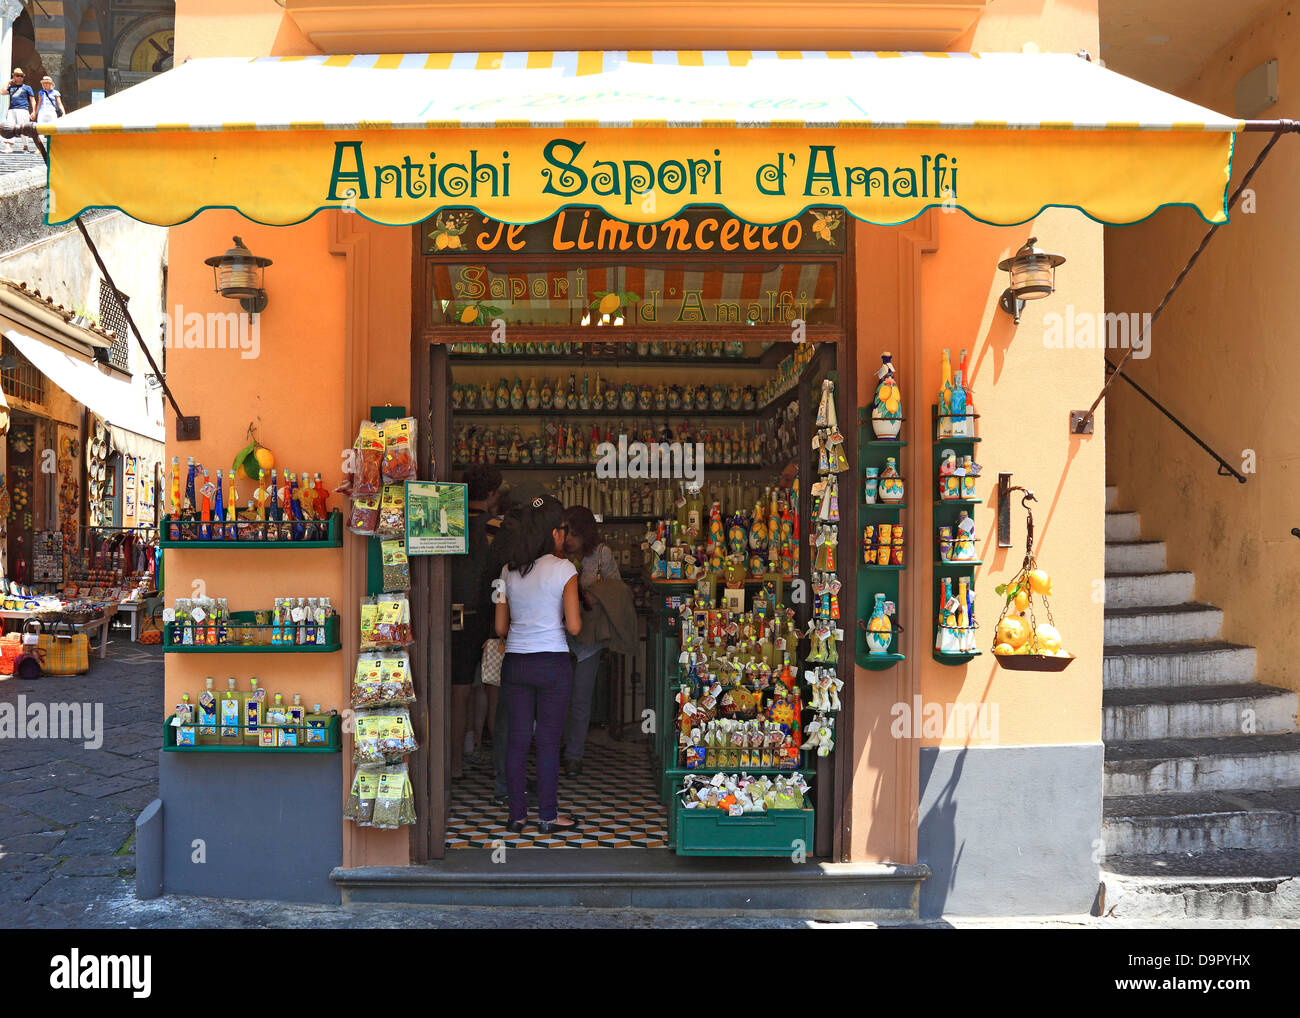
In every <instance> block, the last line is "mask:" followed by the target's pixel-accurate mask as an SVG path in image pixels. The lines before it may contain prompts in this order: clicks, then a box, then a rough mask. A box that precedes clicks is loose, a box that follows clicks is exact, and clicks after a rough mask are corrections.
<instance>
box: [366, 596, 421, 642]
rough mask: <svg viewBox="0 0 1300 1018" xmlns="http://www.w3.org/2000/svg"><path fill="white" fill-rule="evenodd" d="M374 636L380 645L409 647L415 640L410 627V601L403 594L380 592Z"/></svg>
mask: <svg viewBox="0 0 1300 1018" xmlns="http://www.w3.org/2000/svg"><path fill="white" fill-rule="evenodd" d="M377 610H378V621H377V623H376V625H375V633H374V638H375V641H376V645H377V646H380V647H409V646H410V645H411V644H413V643H414V642H415V632H414V630H412V629H411V602H410V601H408V600H407V599H406V595H405V594H381V595H380V596H379V602H378V606H377Z"/></svg>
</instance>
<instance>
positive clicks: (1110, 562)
mask: <svg viewBox="0 0 1300 1018" xmlns="http://www.w3.org/2000/svg"><path fill="white" fill-rule="evenodd" d="M1164 568H1165V542H1164V541H1107V542H1106V576H1107V577H1110V576H1119V575H1122V574H1125V573H1159V572H1163V571H1164Z"/></svg>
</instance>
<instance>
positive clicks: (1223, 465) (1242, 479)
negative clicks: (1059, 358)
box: [1106, 358, 1300, 536]
mask: <svg viewBox="0 0 1300 1018" xmlns="http://www.w3.org/2000/svg"><path fill="white" fill-rule="evenodd" d="M1106 373H1107V374H1108V375H1115V374H1118V375H1119V377H1120V378H1122V379H1124V381H1126V382H1128V384H1129V385H1131V386H1133V388H1135V389H1136V390H1137V391H1138V393H1139V395H1141V396H1142V398H1143V399H1145V400H1146V401H1147V402H1148V403H1150V404H1151V405H1152V406H1153V407H1155V408H1156V409H1157V410H1159V411H1160V412H1161V413H1162V414H1164V415H1165V416H1166V417H1168V418H1169V419H1170V420H1171V421H1173V422H1174V423H1175V424H1176V425H1178V427H1179V429H1180V430H1181V431H1182V432H1183V434H1185V435H1186V436H1187V437H1188V438H1190V439H1191V440H1192V441H1193V442H1195V443H1196V444H1197V445H1199V446H1200V447H1201V448H1202V449H1204V450H1205V451H1206V452H1207V453H1209V454H1210V456H1211V457H1213V458H1214V459H1215V460H1216V461H1218V464H1219V476H1220V477H1235V478H1236V479H1237V483H1239V484H1245V483H1246V476H1245V475H1244V474H1243V473H1242V472H1241V471H1239V470H1237V469H1236V468H1235V467H1233V466H1232V465H1231V464H1230V463H1229V462H1228V461H1227V460H1225V459H1224V458H1223V457H1222V456H1220V455H1219V454H1218V453H1217V452H1215V451H1214V450H1213V449H1211V448H1210V447H1209V446H1208V445H1206V444H1205V443H1204V442H1203V441H1202V440H1201V437H1200V436H1199V435H1198V434H1196V432H1194V431H1193V430H1192V429H1191V428H1189V427H1188V426H1187V425H1186V424H1184V423H1183V422H1182V421H1180V420H1179V419H1178V418H1177V417H1175V416H1174V415H1173V414H1172V413H1170V412H1169V410H1168V409H1166V408H1165V406H1164V405H1163V404H1162V403H1161V402H1160V401H1159V400H1158V399H1156V398H1155V397H1154V396H1152V395H1151V393H1149V392H1147V391H1146V389H1144V388H1142V386H1140V385H1138V384H1137V382H1135V381H1133V379H1131V378H1130V377H1129V376H1128V375H1125V374H1122V373H1121V372H1120V371H1119V369H1118V368H1117V367H1116V366H1115V365H1114V364H1112V363H1111V362H1110V358H1106ZM1297 536H1300V535H1297Z"/></svg>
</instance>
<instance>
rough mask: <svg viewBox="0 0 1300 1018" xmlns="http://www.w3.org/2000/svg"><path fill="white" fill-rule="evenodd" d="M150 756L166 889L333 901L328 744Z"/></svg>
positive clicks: (338, 855) (338, 801)
mask: <svg viewBox="0 0 1300 1018" xmlns="http://www.w3.org/2000/svg"><path fill="white" fill-rule="evenodd" d="M158 756H159V765H158V790H159V795H160V797H161V799H162V801H163V839H162V840H163V874H162V876H163V889H164V890H165V891H166V892H167V893H168V894H195V895H202V896H204V897H215V898H248V899H269V900H274V901H296V902H319V903H324V904H336V903H337V902H338V901H339V890H338V888H337V887H336V886H335V885H334V884H332V883H330V879H329V875H330V871H331V870H333V869H334V868H335V867H336V866H338V865H339V864H340V863H341V862H342V859H343V818H342V813H341V807H342V803H343V788H342V785H343V768H342V766H341V765H340V757H339V755H338V754H337V753H310V754H303V755H302V756H292V755H290V754H287V753H279V754H266V755H262V754H257V753H193V754H189V753H175V752H172V753H168V752H164V751H162V750H159V753H158ZM200 860H201V861H200Z"/></svg>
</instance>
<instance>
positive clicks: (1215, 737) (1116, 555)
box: [1102, 488, 1300, 919]
mask: <svg viewBox="0 0 1300 1018" xmlns="http://www.w3.org/2000/svg"><path fill="white" fill-rule="evenodd" d="M1116 501H1117V499H1116V491H1115V489H1114V488H1107V489H1106V610H1105V653H1104V662H1103V694H1102V740H1103V741H1104V742H1105V744H1106V773H1105V779H1104V784H1103V788H1104V795H1105V799H1104V804H1103V818H1104V819H1103V823H1102V841H1103V845H1104V849H1105V858H1104V860H1103V862H1102V868H1103V881H1104V883H1105V894H1104V909H1105V911H1106V912H1107V913H1108V914H1111V915H1115V916H1121V917H1126V918H1131V917H1143V918H1147V917H1151V918H1154V917H1174V918H1177V917H1186V918H1224V919H1229V918H1246V917H1253V916H1259V917H1269V918H1294V917H1296V916H1300V879H1298V877H1300V732H1297V731H1296V694H1295V693H1294V692H1292V691H1291V690H1287V689H1281V688H1278V687H1276V686H1266V685H1263V684H1261V683H1259V682H1256V681H1255V649H1254V648H1253V647H1242V646H1238V645H1236V644H1232V643H1227V642H1225V641H1223V640H1222V639H1220V638H1219V627H1220V626H1221V625H1222V623H1223V612H1222V611H1221V610H1219V609H1218V608H1215V607H1213V606H1211V605H1208V604H1203V603H1200V602H1198V601H1197V600H1196V599H1195V587H1196V582H1195V577H1194V576H1193V574H1191V573H1185V572H1170V571H1168V570H1167V569H1166V568H1165V545H1164V542H1163V541H1150V540H1143V539H1142V532H1141V527H1140V522H1139V520H1138V514H1137V513H1133V512H1124V511H1122V510H1119V509H1117V508H1116Z"/></svg>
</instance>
